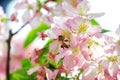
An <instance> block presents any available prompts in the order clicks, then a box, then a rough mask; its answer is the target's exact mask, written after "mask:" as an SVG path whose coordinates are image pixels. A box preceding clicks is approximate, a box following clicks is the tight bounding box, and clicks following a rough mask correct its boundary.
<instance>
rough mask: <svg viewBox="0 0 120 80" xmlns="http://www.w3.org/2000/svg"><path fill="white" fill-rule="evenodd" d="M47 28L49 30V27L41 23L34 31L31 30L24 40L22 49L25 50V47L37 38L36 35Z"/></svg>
mask: <svg viewBox="0 0 120 80" xmlns="http://www.w3.org/2000/svg"><path fill="white" fill-rule="evenodd" d="M49 28H50V26H48V25H47V24H46V23H44V22H41V23H40V26H38V27H37V28H35V29H32V30H31V31H30V32H29V34H28V36H27V38H26V39H25V42H24V48H26V47H27V46H29V45H30V44H31V43H32V42H33V41H34V40H35V39H36V37H37V35H38V33H39V32H42V31H44V30H47V29H49Z"/></svg>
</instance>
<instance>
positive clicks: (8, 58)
mask: <svg viewBox="0 0 120 80" xmlns="http://www.w3.org/2000/svg"><path fill="white" fill-rule="evenodd" d="M35 16H36V15H34V16H33V17H32V18H31V19H30V20H29V21H27V22H26V23H25V24H24V25H23V26H21V28H20V29H19V30H18V31H16V32H15V33H12V30H10V31H9V38H8V39H7V43H8V52H7V64H6V78H7V80H10V49H11V40H12V37H13V36H14V35H15V34H17V33H18V32H19V31H20V30H21V29H23V28H24V27H25V26H26V25H27V24H28V23H30V21H32V20H33V19H34V18H35Z"/></svg>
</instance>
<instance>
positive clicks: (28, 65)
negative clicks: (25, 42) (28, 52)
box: [21, 58, 32, 69]
mask: <svg viewBox="0 0 120 80" xmlns="http://www.w3.org/2000/svg"><path fill="white" fill-rule="evenodd" d="M21 65H22V67H23V68H26V69H29V68H31V67H32V64H31V62H30V59H27V58H26V59H23V60H22V61H21Z"/></svg>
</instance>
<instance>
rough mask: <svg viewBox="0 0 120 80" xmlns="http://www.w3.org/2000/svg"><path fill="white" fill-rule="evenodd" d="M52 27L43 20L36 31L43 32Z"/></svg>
mask: <svg viewBox="0 0 120 80" xmlns="http://www.w3.org/2000/svg"><path fill="white" fill-rule="evenodd" d="M47 29H50V26H49V25H47V24H46V23H45V22H41V23H40V25H39V26H38V27H37V28H36V29H35V31H36V32H42V31H44V30H47Z"/></svg>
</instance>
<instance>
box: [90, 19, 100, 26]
mask: <svg viewBox="0 0 120 80" xmlns="http://www.w3.org/2000/svg"><path fill="white" fill-rule="evenodd" d="M90 21H91V23H92V25H96V26H97V25H99V23H98V22H97V21H96V20H95V19H91V20H90Z"/></svg>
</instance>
